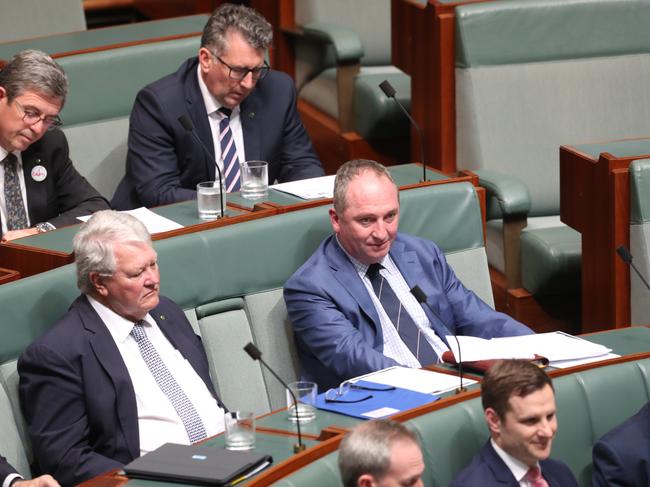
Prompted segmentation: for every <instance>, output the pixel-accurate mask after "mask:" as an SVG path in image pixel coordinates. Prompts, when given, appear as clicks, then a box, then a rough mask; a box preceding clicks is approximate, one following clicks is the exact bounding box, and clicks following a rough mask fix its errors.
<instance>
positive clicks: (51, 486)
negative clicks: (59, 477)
mask: <svg viewBox="0 0 650 487" xmlns="http://www.w3.org/2000/svg"><path fill="white" fill-rule="evenodd" d="M11 487H60V486H59V483H58V482H57V481H56V480H54V478H53V477H52V476H51V475H41V476H40V477H36V478H35V479H32V480H17V481H16V482H14V483H13V484H11Z"/></svg>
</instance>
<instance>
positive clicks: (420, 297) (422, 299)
mask: <svg viewBox="0 0 650 487" xmlns="http://www.w3.org/2000/svg"><path fill="white" fill-rule="evenodd" d="M411 294H412V295H413V296H415V299H416V300H417V301H418V303H420V304H423V303H426V301H427V295H426V294H424V291H423V290H422V289H421V288H420V286H418V285H417V284H416V285H415V286H413V288H412V289H411ZM429 309H430V310H431V312H432V313H433V314H434V315H435V316H436V318H438V319H439V320H440V322H441V323H442V324H443V325H444V327H445V328H447V331H448V332H449V334H450V335H451V336H453V337H454V340H456V345H458V360H457V361H456V362H457V363H458V375H459V377H460V386H459V387H458V388H456V394H460V393H461V392H466V391H467V387H465V386H463V359H462V357H461V355H460V342H459V341H458V337H457V336H456V334H455V333H452V331H451V328H450V327H449V325H447V322H446V321H445V320H443V319H442V317H441V316H440V315H439V314H438V313H436V311H435V310H434V309H433V308H432V307H431V306H429Z"/></svg>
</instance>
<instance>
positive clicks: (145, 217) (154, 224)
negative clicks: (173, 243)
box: [77, 206, 183, 235]
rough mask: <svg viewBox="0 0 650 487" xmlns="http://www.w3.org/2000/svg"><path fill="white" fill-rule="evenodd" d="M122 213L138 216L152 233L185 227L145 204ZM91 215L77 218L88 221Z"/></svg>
mask: <svg viewBox="0 0 650 487" xmlns="http://www.w3.org/2000/svg"><path fill="white" fill-rule="evenodd" d="M121 213H128V214H129V215H131V216H134V217H136V218H137V219H138V220H140V221H141V222H142V223H143V224H144V226H145V227H147V230H148V231H149V233H151V234H152V235H153V234H154V233H160V232H168V231H170V230H178V229H179V228H183V225H181V224H179V223H176V222H175V221H173V220H170V219H169V218H165V217H164V216H160V215H158V214H157V213H154V212H153V211H151V210H149V209H147V208H145V207H144V206H143V207H141V208H136V209H134V210H128V211H122V212H121ZM91 216H92V215H86V216H78V217H77V219H78V220H81V221H82V222H87V221H88V220H90V217H91Z"/></svg>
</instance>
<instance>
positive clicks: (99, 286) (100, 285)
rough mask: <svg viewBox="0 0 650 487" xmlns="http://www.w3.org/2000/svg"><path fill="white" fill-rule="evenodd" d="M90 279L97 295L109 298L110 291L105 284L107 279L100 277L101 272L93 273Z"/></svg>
mask: <svg viewBox="0 0 650 487" xmlns="http://www.w3.org/2000/svg"><path fill="white" fill-rule="evenodd" d="M88 278H89V279H90V282H91V283H92V285H93V288H94V289H95V292H96V293H97V294H99V295H100V296H104V297H106V296H108V289H107V288H106V285H105V284H104V280H105V279H106V278H105V277H104V276H102V275H100V274H99V272H91V273H90V274H88Z"/></svg>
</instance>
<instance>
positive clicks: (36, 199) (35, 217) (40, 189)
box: [20, 144, 54, 226]
mask: <svg viewBox="0 0 650 487" xmlns="http://www.w3.org/2000/svg"><path fill="white" fill-rule="evenodd" d="M37 147H38V148H36V149H33V148H31V147H30V148H27V150H25V151H23V152H22V153H21V154H20V157H21V159H22V162H23V176H24V177H25V192H26V193H27V212H28V213H29V221H30V224H31V226H34V225H35V224H36V223H39V222H41V221H43V220H44V219H45V218H44V217H43V210H44V209H45V207H46V206H47V182H46V181H41V182H36V181H34V178H32V169H34V166H38V165H40V166H43V167H45V169H46V170H47V171H48V174H47V177H54V175H53V174H51V173H50V169H51V168H50V167H49V165H48V164H47V161H45V159H44V156H43V152H42V151H41V149H40V144H39V145H38V146H37Z"/></svg>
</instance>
